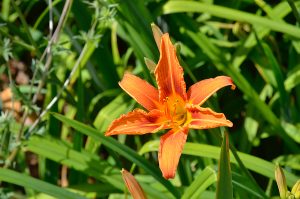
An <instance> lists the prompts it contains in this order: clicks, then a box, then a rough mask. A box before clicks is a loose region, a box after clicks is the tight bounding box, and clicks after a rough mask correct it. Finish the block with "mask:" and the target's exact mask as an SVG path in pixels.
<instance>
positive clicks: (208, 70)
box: [0, 0, 300, 199]
mask: <svg viewBox="0 0 300 199" xmlns="http://www.w3.org/2000/svg"><path fill="white" fill-rule="evenodd" d="M0 4H1V5H0V6H1V15H0V52H1V53H0V55H1V58H0V75H1V80H0V86H1V89H2V92H1V109H2V113H1V117H0V138H1V139H0V142H1V143H0V165H1V168H0V181H1V186H0V198H49V197H50V196H52V197H56V198H123V197H124V196H125V195H126V194H127V193H126V191H124V190H125V188H124V183H123V181H122V179H121V173H120V170H121V168H126V169H127V170H131V171H132V172H133V173H134V174H135V177H136V179H137V180H138V181H139V182H140V183H141V185H142V187H143V189H144V190H145V192H146V194H147V195H148V196H149V198H174V197H175V198H214V197H215V195H216V187H217V185H216V181H217V170H218V159H219V157H220V146H221V141H222V137H221V136H220V132H223V131H227V132H229V136H230V143H231V145H232V146H231V150H232V152H233V153H234V154H231V156H230V157H231V163H232V164H231V170H232V186H233V194H234V198H242V199H245V198H270V197H276V196H278V195H279V193H278V189H277V186H276V183H275V181H274V178H275V177H274V168H275V164H274V163H279V164H280V165H281V166H282V167H283V168H284V170H285V175H286V180H287V184H288V186H289V187H291V186H292V185H293V184H294V183H295V182H296V181H297V179H298V177H297V175H298V174H299V169H300V156H299V152H300V146H299V143H300V86H299V83H300V56H299V54H300V28H299V24H300V15H299V8H300V1H294V0H288V1H263V0H254V1H251V0H228V1H220V0H216V1H212V0H203V1H196V0H195V1H192V0H189V1H175V0H174V1H166V0H94V1H82V0H74V1H72V0H65V1H62V0H54V1H52V0H47V1H46V0H45V1H42V0H2V1H1V3H0ZM151 22H154V23H156V24H157V25H158V26H159V27H160V28H161V29H162V31H163V32H169V34H170V36H171V37H172V39H173V41H174V43H175V42H178V43H179V44H180V56H181V60H180V61H181V64H182V66H183V67H184V70H185V80H186V82H187V87H189V86H190V85H192V84H193V83H194V82H197V81H200V80H202V79H205V78H210V77H215V76H217V75H227V76H230V77H231V78H232V79H233V81H234V83H235V84H236V86H237V89H236V90H235V91H230V90H229V89H228V88H225V89H223V90H221V91H219V92H218V93H217V95H214V96H213V97H212V98H210V100H209V101H208V102H207V103H206V104H205V105H206V106H209V107H212V108H213V109H214V110H216V111H218V112H223V113H225V115H226V116H227V118H228V119H230V120H231V121H232V122H233V123H234V127H233V128H229V129H224V128H222V129H211V130H203V131H200V130H197V131H196V130H191V131H190V132H189V137H188V143H187V144H186V145H185V148H184V151H183V155H182V157H181V160H180V163H179V167H178V173H177V175H176V178H175V179H174V180H171V181H166V180H165V179H163V177H162V176H161V172H160V170H159V169H158V163H157V152H156V151H157V149H158V144H159V136H160V135H161V133H158V134H151V135H143V136H125V135H120V136H117V137H114V138H110V137H105V136H104V132H105V130H106V129H107V127H108V125H109V124H110V122H111V121H113V120H114V119H116V118H118V117H119V116H120V114H122V113H126V112H128V111H130V110H132V109H133V108H134V107H138V106H139V105H138V104H136V102H135V101H133V100H132V99H131V98H130V97H129V96H128V95H127V94H125V93H124V92H123V91H122V90H121V89H120V88H119V86H118V81H119V80H120V79H121V78H122V76H123V73H124V72H125V71H129V72H131V73H133V74H136V75H138V76H139V77H141V78H143V79H146V80H147V81H149V82H152V84H153V83H154V81H153V75H152V74H151V73H150V72H149V70H148V69H147V67H146V65H145V64H144V57H148V58H150V59H152V60H155V61H156V62H157V61H158V58H159V53H158V50H157V48H156V44H155V41H154V39H153V36H152V32H151V26H150V24H151ZM226 89H227V90H226ZM50 112H51V113H50ZM237 151H238V152H237ZM221 162H222V161H221ZM248 170H249V171H248Z"/></svg>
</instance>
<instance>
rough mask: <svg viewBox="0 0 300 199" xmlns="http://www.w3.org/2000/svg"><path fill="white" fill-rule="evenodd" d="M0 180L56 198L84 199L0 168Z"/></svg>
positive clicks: (40, 181)
mask: <svg viewBox="0 0 300 199" xmlns="http://www.w3.org/2000/svg"><path fill="white" fill-rule="evenodd" d="M0 179H1V181H4V182H9V183H12V184H15V185H19V186H23V187H26V188H30V189H34V190H36V191H39V192H43V193H46V194H48V195H51V196H53V197H56V198H64V199H68V198H69V199H84V198H85V197H82V196H80V195H78V194H75V193H72V192H70V191H68V190H66V189H63V188H61V187H58V186H55V185H52V184H50V183H46V182H44V181H42V180H38V179H36V178H33V177H30V176H27V175H25V174H22V173H18V172H16V171H12V170H9V169H3V168H0Z"/></svg>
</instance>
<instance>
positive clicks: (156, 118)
mask: <svg viewBox="0 0 300 199" xmlns="http://www.w3.org/2000/svg"><path fill="white" fill-rule="evenodd" d="M163 126H164V121H163V119H162V113H161V112H160V111H158V110H152V111H150V112H149V113H147V112H145V111H143V110H141V109H135V110H133V111H132V112H129V113H127V114H126V115H122V116H121V117H120V118H119V119H116V120H114V121H113V122H112V123H111V125H110V127H109V128H108V130H107V132H106V133H105V135H106V136H111V135H118V134H128V135H141V134H146V133H155V132H157V131H159V130H160V129H162V128H163Z"/></svg>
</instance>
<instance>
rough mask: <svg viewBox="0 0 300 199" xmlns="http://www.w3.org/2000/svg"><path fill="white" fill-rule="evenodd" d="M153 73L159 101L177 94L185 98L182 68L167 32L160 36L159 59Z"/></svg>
mask: <svg viewBox="0 0 300 199" xmlns="http://www.w3.org/2000/svg"><path fill="white" fill-rule="evenodd" d="M154 74H155V76H156V81H157V85H158V92H159V100H160V102H162V101H163V100H164V99H165V98H166V97H168V96H171V95H173V96H178V95H179V96H181V97H182V99H184V100H186V99H187V97H186V86H185V82H184V78H183V69H182V67H181V66H180V64H179V61H178V59H177V56H176V51H175V48H174V46H173V44H172V42H171V40H170V38H169V34H168V33H166V34H164V35H163V36H162V37H161V45H160V59H159V61H158V64H157V66H156V69H155V71H154Z"/></svg>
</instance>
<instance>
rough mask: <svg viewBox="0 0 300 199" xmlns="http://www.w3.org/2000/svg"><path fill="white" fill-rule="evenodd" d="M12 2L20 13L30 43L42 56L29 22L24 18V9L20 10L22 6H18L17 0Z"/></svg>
mask: <svg viewBox="0 0 300 199" xmlns="http://www.w3.org/2000/svg"><path fill="white" fill-rule="evenodd" d="M11 3H12V5H13V7H14V9H15V10H16V11H17V13H18V15H19V18H20V20H21V23H22V25H23V26H24V28H25V32H26V34H27V37H28V39H29V41H30V43H31V44H32V45H33V46H34V47H35V50H36V53H37V55H38V56H41V52H40V51H39V48H38V46H37V44H36V43H35V41H34V39H33V38H32V36H31V33H30V30H29V26H28V24H27V22H26V20H25V18H24V15H23V13H22V11H21V10H20V8H19V7H18V5H17V4H16V2H15V0H12V1H11Z"/></svg>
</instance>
